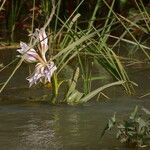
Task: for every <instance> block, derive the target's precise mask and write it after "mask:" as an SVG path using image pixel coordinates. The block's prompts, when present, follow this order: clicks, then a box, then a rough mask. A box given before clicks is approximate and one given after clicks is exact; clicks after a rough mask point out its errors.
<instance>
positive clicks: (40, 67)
mask: <svg viewBox="0 0 150 150" xmlns="http://www.w3.org/2000/svg"><path fill="white" fill-rule="evenodd" d="M30 36H32V37H33V39H34V41H33V43H34V44H36V46H35V47H37V49H36V50H35V49H33V48H30V47H29V46H28V45H27V44H26V43H24V42H20V47H21V49H18V50H17V51H18V52H19V53H20V54H21V55H23V57H24V59H25V61H26V62H28V63H33V62H36V63H37V64H36V66H35V70H34V72H33V73H32V74H31V75H30V76H29V77H27V80H28V81H29V84H30V87H31V86H32V85H33V84H37V83H38V82H42V83H46V82H51V77H52V75H53V73H54V71H55V70H56V69H57V67H56V66H55V64H54V62H53V61H51V62H48V61H47V60H46V56H45V54H46V52H47V50H48V38H47V35H46V33H45V30H44V28H41V29H40V30H39V29H36V31H35V32H34V33H33V34H31V35H30Z"/></svg>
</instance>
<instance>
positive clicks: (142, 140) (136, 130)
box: [101, 106, 150, 147]
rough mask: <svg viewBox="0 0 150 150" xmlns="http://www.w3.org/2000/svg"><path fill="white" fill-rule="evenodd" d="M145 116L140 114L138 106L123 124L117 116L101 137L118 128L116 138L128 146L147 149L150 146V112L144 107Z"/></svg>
mask: <svg viewBox="0 0 150 150" xmlns="http://www.w3.org/2000/svg"><path fill="white" fill-rule="evenodd" d="M141 110H142V111H143V113H144V114H145V116H146V117H145V116H142V115H141V114H139V112H138V106H136V107H135V109H134V111H133V112H132V113H131V114H130V116H129V117H128V118H127V119H126V120H124V121H123V122H117V121H116V115H114V116H113V117H112V118H111V119H110V120H109V122H108V124H107V125H106V127H105V129H104V130H103V132H102V134H101V137H103V136H104V134H105V132H106V131H108V130H111V129H112V128H113V127H114V126H116V127H117V133H116V138H117V139H118V140H119V141H120V142H121V143H125V144H127V145H128V146H135V147H146V146H148V145H149V144H150V138H149V137H150V120H149V116H150V111H149V110H148V109H146V108H144V107H142V108H141Z"/></svg>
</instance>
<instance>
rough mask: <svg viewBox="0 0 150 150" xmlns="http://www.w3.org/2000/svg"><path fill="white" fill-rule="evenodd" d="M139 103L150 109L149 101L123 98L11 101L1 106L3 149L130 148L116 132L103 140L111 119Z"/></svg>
mask: <svg viewBox="0 0 150 150" xmlns="http://www.w3.org/2000/svg"><path fill="white" fill-rule="evenodd" d="M135 105H139V106H144V107H146V108H150V104H149V100H148V99H145V100H137V99H131V98H129V97H128V98H127V97H121V98H118V99H114V100H111V101H110V102H101V103H88V104H84V105H82V106H67V105H58V106H51V105H48V104H35V103H33V104H31V103H30V104H9V105H1V106H0V149H1V150H59V149H60V150H101V149H102V148H105V149H109V150H112V149H116V147H118V149H120V150H126V149H127V148H126V147H125V146H123V145H122V144H120V143H119V142H118V141H117V140H116V139H115V135H114V134H113V133H112V132H109V133H106V135H105V136H104V138H103V139H102V140H100V134H101V132H102V130H103V129H104V127H105V125H106V123H107V121H108V119H109V118H110V117H111V116H113V114H114V112H117V115H116V116H117V118H118V119H120V120H121V119H125V118H127V116H128V114H129V112H131V111H132V110H133V109H134V107H135Z"/></svg>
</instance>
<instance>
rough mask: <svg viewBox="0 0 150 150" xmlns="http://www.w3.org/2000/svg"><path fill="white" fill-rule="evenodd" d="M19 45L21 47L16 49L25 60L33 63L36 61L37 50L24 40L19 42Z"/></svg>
mask: <svg viewBox="0 0 150 150" xmlns="http://www.w3.org/2000/svg"><path fill="white" fill-rule="evenodd" d="M20 47H21V49H17V51H18V52H19V53H20V54H21V55H23V57H24V59H25V61H26V62H29V63H34V62H37V61H38V57H39V55H38V54H37V52H36V51H35V50H34V49H33V48H30V47H29V46H28V45H27V44H26V43H24V42H20Z"/></svg>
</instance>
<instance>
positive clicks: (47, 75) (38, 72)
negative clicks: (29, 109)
mask: <svg viewBox="0 0 150 150" xmlns="http://www.w3.org/2000/svg"><path fill="white" fill-rule="evenodd" d="M56 69H57V68H56V66H55V65H54V62H52V61H51V62H50V63H48V64H46V65H44V64H42V63H38V64H37V65H36V67H35V70H34V72H33V74H32V75H31V76H29V77H28V78H27V80H28V81H29V83H30V87H31V86H32V85H33V84H37V83H38V82H42V83H46V82H51V77H52V75H53V73H54V71H55V70H56Z"/></svg>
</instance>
